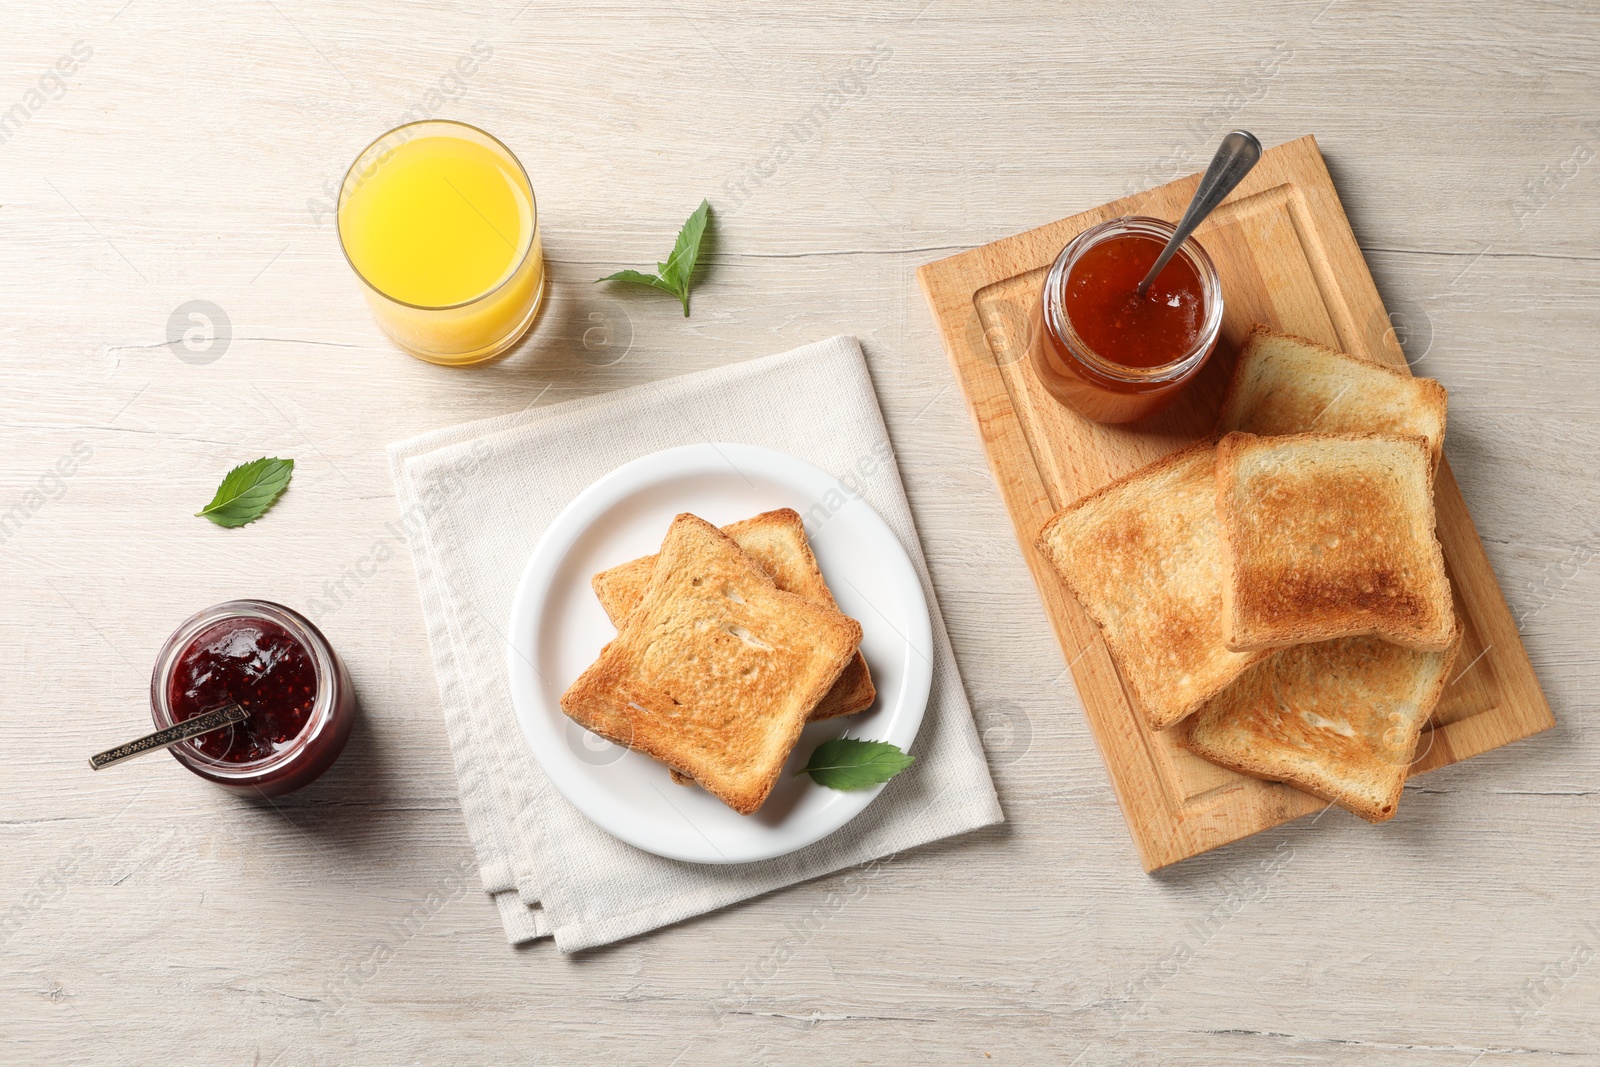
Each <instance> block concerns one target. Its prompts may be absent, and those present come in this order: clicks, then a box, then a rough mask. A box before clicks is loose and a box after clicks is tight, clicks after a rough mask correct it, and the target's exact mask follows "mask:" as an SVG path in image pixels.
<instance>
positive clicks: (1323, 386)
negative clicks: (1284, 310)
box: [1217, 323, 1446, 466]
mask: <svg viewBox="0 0 1600 1067" xmlns="http://www.w3.org/2000/svg"><path fill="white" fill-rule="evenodd" d="M1445 407H1446V395H1445V390H1444V386H1442V385H1440V384H1439V383H1438V382H1436V381H1434V380H1433V379H1432V378H1414V377H1412V376H1411V375H1409V374H1407V373H1406V372H1405V371H1403V370H1397V369H1396V368H1394V367H1386V366H1384V365H1383V364H1381V363H1374V362H1372V361H1371V360H1369V359H1361V358H1360V357H1357V356H1352V355H1347V354H1346V353H1344V352H1340V351H1338V350H1337V349H1333V348H1329V347H1328V346H1327V345H1319V344H1318V343H1317V342H1315V341H1310V340H1307V339H1306V338H1304V337H1297V336H1295V335H1294V334H1291V333H1279V332H1278V331H1276V330H1273V329H1272V328H1271V327H1268V326H1262V325H1260V324H1259V323H1258V324H1257V325H1255V326H1252V327H1251V328H1250V332H1249V333H1247V334H1245V340H1244V346H1243V347H1242V348H1241V349H1240V350H1239V362H1238V363H1236V364H1234V368H1233V378H1232V380H1231V381H1230V382H1229V383H1228V393H1227V396H1226V397H1225V398H1224V399H1223V401H1222V415H1221V417H1220V418H1219V419H1218V420H1217V433H1219V434H1225V433H1228V432H1230V431H1233V430H1242V431H1244V432H1246V433H1253V434H1258V435H1259V436H1262V437H1276V436H1279V435H1283V434H1293V433H1311V432H1316V433H1391V434H1398V435H1400V436H1410V435H1412V434H1418V435H1420V436H1422V437H1426V438H1427V439H1428V450H1429V452H1430V454H1431V455H1432V456H1433V462H1434V464H1435V465H1436V466H1437V465H1438V462H1439V455H1440V451H1441V449H1442V447H1443V445H1444V422H1445Z"/></svg>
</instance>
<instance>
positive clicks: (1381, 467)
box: [1216, 433, 1457, 652]
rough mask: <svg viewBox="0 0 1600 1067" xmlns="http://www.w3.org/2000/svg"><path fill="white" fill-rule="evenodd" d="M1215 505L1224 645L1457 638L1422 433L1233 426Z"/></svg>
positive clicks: (1220, 448) (1434, 642)
mask: <svg viewBox="0 0 1600 1067" xmlns="http://www.w3.org/2000/svg"><path fill="white" fill-rule="evenodd" d="M1216 513H1217V519H1218V522H1219V523H1220V525H1221V529H1222V537H1221V543H1222V558H1223V575H1224V577H1223V583H1222V586H1223V589H1222V600H1223V615H1224V620H1225V623H1224V629H1225V632H1226V640H1227V644H1228V647H1229V648H1231V649H1234V650H1236V651H1240V652H1246V651H1252V650H1259V649H1267V648H1277V647H1281V646H1283V645H1294V644H1303V643H1305V642H1308V641H1328V640H1332V639H1333V638H1336V637H1358V636H1362V635H1365V634H1372V635H1374V636H1376V637H1381V638H1383V639H1385V640H1387V641H1392V642H1394V643H1395V644H1399V645H1405V646H1406V647H1407V648H1415V649H1420V650H1422V651H1430V652H1442V651H1444V650H1445V649H1446V648H1449V647H1450V645H1451V643H1452V642H1453V641H1454V640H1455V639H1456V630H1457V624H1456V616H1455V609H1454V607H1453V605H1452V602H1451V596H1450V579H1449V578H1448V577H1447V576H1446V574H1445V569H1444V554H1443V552H1442V551H1441V550H1440V548H1439V541H1438V539H1437V538H1436V537H1435V536H1434V512H1433V467H1432V464H1431V462H1430V458H1429V454H1428V443H1427V440H1426V439H1425V438H1422V437H1395V436H1392V435H1388V434H1375V433H1369V434H1344V435H1337V434H1293V435H1290V436H1287V437H1257V436H1255V435H1254V434H1247V433H1230V434H1228V435H1227V436H1226V437H1224V438H1223V439H1222V441H1221V442H1220V443H1219V444H1218V445H1217V461H1216Z"/></svg>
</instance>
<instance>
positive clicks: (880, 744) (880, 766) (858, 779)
mask: <svg viewBox="0 0 1600 1067" xmlns="http://www.w3.org/2000/svg"><path fill="white" fill-rule="evenodd" d="M915 759H916V757H915V756H908V755H906V754H905V753H904V752H901V751H900V749H899V748H898V747H896V746H895V745H891V744H890V743H889V742H887V741H862V740H860V739H859V738H855V737H838V738H835V739H834V740H832V741H824V742H823V743H822V744H820V745H818V746H817V748H816V751H814V752H812V753H811V762H810V763H807V764H806V765H805V766H804V767H802V768H800V769H799V770H798V771H795V772H794V773H795V774H796V775H801V774H809V775H810V776H811V780H812V781H813V782H816V783H817V784H818V785H820V786H826V787H827V788H829V789H842V790H853V789H870V788H871V787H873V786H875V785H877V784H878V783H880V782H887V781H888V780H889V779H891V778H893V777H894V776H895V775H897V774H899V773H900V772H901V771H903V770H905V769H906V768H907V767H909V766H911V764H912V763H913V762H914V761H915Z"/></svg>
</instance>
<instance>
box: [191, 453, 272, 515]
mask: <svg viewBox="0 0 1600 1067" xmlns="http://www.w3.org/2000/svg"><path fill="white" fill-rule="evenodd" d="M293 473H294V460H292V459H277V458H268V457H262V458H261V459H258V460H255V461H253V462H251V463H241V464H240V465H239V466H237V467H235V468H233V470H231V471H229V472H228V473H227V476H226V477H224V478H223V479H222V484H221V485H219V486H217V494H216V496H213V497H212V498H211V503H209V504H207V505H206V506H205V507H203V508H201V509H200V510H199V511H197V512H195V515H196V516H199V517H202V518H207V519H210V520H211V521H212V522H214V523H216V524H217V525H218V526H229V527H233V526H243V525H244V524H245V523H247V522H254V521H255V520H256V519H259V518H260V517H261V515H262V513H264V512H265V511H266V510H267V509H268V508H269V507H271V506H272V502H273V501H274V500H276V499H278V494H279V493H281V492H283V491H284V490H285V489H287V488H288V487H289V478H290V476H291V475H292V474H293Z"/></svg>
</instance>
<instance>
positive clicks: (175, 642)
mask: <svg viewBox="0 0 1600 1067" xmlns="http://www.w3.org/2000/svg"><path fill="white" fill-rule="evenodd" d="M230 702H233V703H238V704H240V705H241V706H243V707H244V708H245V709H246V710H248V711H249V712H250V717H249V718H248V719H246V720H245V721H243V722H240V723H236V724H234V725H232V726H229V727H226V728H225V729H221V730H215V731H212V732H211V733H208V734H202V735H201V736H199V737H196V738H192V739H191V740H188V741H182V742H179V743H178V744H176V745H173V746H172V747H171V748H169V749H168V750H167V751H168V752H171V753H172V756H173V758H174V759H176V760H177V761H178V762H179V763H181V764H183V765H184V766H185V767H187V768H188V769H189V770H191V771H193V772H194V773H195V774H198V775H199V776H200V777H202V778H204V779H206V780H207V781H211V782H215V783H216V784H218V785H220V786H222V787H223V788H225V789H230V790H232V791H234V792H238V793H259V794H262V795H264V796H269V797H271V796H279V795H281V794H283V793H288V792H291V791H292V790H295V789H299V788H300V787H301V786H303V785H308V784H310V783H311V782H312V781H314V780H315V779H316V778H317V777H319V776H320V775H321V774H322V773H323V772H324V771H326V770H327V769H328V768H329V767H331V766H333V761H334V760H336V759H338V758H339V753H340V752H342V751H343V750H344V744H345V742H346V741H347V740H348V739H349V737H350V727H351V724H352V723H353V722H354V721H355V690H354V687H353V686H352V685H351V684H350V676H349V674H348V673H347V672H346V671H345V668H344V664H343V663H341V662H340V660H339V657H338V656H337V655H336V654H335V653H334V651H333V648H332V646H330V645H329V644H328V640H327V638H325V637H323V636H322V632H321V631H320V630H318V629H317V628H316V627H315V626H314V625H312V623H311V621H310V620H309V619H307V618H306V617H305V616H303V615H301V614H300V613H299V612H296V611H292V610H290V609H289V608H286V607H284V606H283V605H281V604H274V603H271V602H270V601H266V600H230V601H228V602H227V603H225V604H218V605H216V606H215V607H210V608H206V609H205V610H204V611H201V612H198V613H196V614H195V615H192V616H190V617H189V618H188V619H186V620H185V621H184V623H183V625H181V626H179V627H178V629H177V630H176V631H174V632H173V634H172V636H171V637H169V638H167V642H166V644H164V645H162V646H161V652H160V654H159V655H157V656H156V665H155V669H154V671H152V672H151V675H150V717H151V718H152V719H154V720H155V724H156V729H158V730H160V729H165V728H166V727H168V726H172V725H174V724H175V723H179V722H183V721H184V720H186V719H189V718H192V717H193V716H195V715H200V714H203V713H205V712H207V711H211V710H212V709H214V708H217V707H220V706H222V705H224V704H228V703H230Z"/></svg>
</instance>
